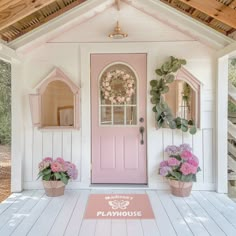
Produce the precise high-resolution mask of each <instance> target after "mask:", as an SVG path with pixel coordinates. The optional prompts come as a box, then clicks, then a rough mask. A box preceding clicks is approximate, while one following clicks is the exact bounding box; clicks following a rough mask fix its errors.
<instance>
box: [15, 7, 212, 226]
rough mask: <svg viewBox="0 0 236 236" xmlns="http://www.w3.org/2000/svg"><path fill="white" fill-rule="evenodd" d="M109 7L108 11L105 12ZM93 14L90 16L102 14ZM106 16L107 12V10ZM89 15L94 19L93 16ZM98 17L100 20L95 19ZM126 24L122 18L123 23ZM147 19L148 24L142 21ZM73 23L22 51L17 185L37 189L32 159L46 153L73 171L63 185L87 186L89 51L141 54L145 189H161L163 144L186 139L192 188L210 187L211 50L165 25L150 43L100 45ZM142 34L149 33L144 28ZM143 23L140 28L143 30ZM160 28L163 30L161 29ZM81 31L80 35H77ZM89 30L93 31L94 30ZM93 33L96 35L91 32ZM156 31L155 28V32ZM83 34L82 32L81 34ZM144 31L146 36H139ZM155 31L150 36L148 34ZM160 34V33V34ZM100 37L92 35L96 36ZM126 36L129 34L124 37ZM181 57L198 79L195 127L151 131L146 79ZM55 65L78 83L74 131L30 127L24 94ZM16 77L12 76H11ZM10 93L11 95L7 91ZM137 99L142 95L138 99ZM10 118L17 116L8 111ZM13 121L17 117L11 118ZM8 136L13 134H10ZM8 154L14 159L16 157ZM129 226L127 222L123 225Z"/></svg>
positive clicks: (132, 14)
mask: <svg viewBox="0 0 236 236" xmlns="http://www.w3.org/2000/svg"><path fill="white" fill-rule="evenodd" d="M107 11H109V9H108V10H107ZM139 14H144V13H140V12H138V13H137V10H135V9H132V11H130V14H129V15H128V17H129V18H130V19H132V20H134V19H136V18H137V15H139ZM106 15H107V12H106V14H105V15H103V14H99V15H98V16H96V17H100V18H101V17H103V22H107V21H108V18H106V17H107V16H106ZM108 15H109V14H108ZM96 17H95V18H96ZM142 17H143V19H145V20H144V21H143V22H140V24H145V25H154V24H155V28H156V29H161V28H160V27H162V28H163V23H161V22H158V21H157V20H156V19H154V18H152V17H150V16H146V15H143V16H142ZM95 18H94V19H95ZM94 19H93V20H92V21H91V22H90V23H89V22H85V23H83V24H81V25H80V27H81V29H83V27H84V28H91V27H92V28H93V27H94V28H96V25H97V23H96V21H94ZM100 20H101V19H100ZM127 22H128V21H127ZM148 22H149V23H148ZM78 27H79V26H76V27H75V28H72V29H70V30H69V31H68V32H65V33H64V34H61V35H60V36H59V37H58V38H54V39H53V41H50V42H48V43H45V44H44V45H42V46H41V47H39V48H36V49H34V50H31V51H30V52H27V54H25V55H23V57H24V63H23V64H22V71H23V72H22V76H21V80H22V84H21V87H20V88H19V90H20V91H18V92H19V93H18V94H23V97H21V99H22V102H21V104H20V106H21V107H20V108H21V109H22V111H23V115H22V116H23V117H21V120H23V123H24V124H23V126H24V147H23V149H24V158H23V167H22V168H23V169H22V173H23V188H25V189H36V188H42V184H41V181H40V180H37V174H38V163H39V162H40V161H41V160H42V159H43V158H44V157H47V156H52V157H54V158H56V157H63V158H64V159H65V160H68V161H72V162H73V163H75V164H76V166H77V167H78V169H79V176H78V179H77V180H75V181H72V182H70V183H69V185H68V188H80V187H85V188H89V187H90V184H91V180H90V179H91V178H90V169H91V165H90V162H91V148H92V147H91V120H92V117H91V113H90V109H91V101H90V54H92V53H147V59H148V60H147V61H148V64H147V78H148V79H147V107H146V111H147V115H146V123H147V132H146V135H147V166H148V186H147V187H149V188H157V189H166V188H168V184H167V183H166V180H165V179H163V178H162V177H161V176H159V175H158V166H159V163H160V162H161V161H163V160H165V159H166V158H167V155H166V154H165V153H164V149H165V147H166V146H167V145H171V144H174V145H180V144H182V143H188V144H189V145H190V146H191V147H192V148H193V152H194V153H195V154H196V156H198V158H199V161H200V167H201V169H202V171H201V172H200V173H198V175H197V179H198V182H197V183H196V184H195V185H194V188H195V189H198V190H213V189H215V179H216V176H215V170H216V157H215V138H214V137H215V133H216V132H215V116H216V114H215V94H216V91H215V87H216V85H215V81H216V78H215V77H216V75H215V72H214V71H215V70H216V58H215V50H213V49H211V48H209V47H207V46H205V45H203V44H201V42H198V41H197V40H196V39H193V38H191V37H189V36H188V37H186V36H185V35H184V34H183V33H178V30H177V29H173V28H171V27H168V30H167V31H165V30H163V31H161V34H162V37H163V40H162V41H159V42H158V40H156V41H155V40H154V41H153V42H148V41H145V40H144V41H143V42H136V43H132V42H122V43H120V41H115V42H114V41H112V43H111V41H109V42H110V43H107V42H106V43H105V42H102V41H99V40H98V41H97V42H90V43H84V42H86V41H85V40H83V42H81V41H80V40H81V37H82V38H83V39H84V37H87V39H88V38H89V37H90V35H89V34H86V33H85V31H81V30H78V29H77V28H78ZM146 28H147V31H146V34H145V33H143V37H149V35H148V34H151V33H152V32H150V30H148V27H146ZM146 28H145V27H144V28H143V30H145V29H146ZM165 29H166V28H165ZM82 34H83V35H82ZM94 34H96V33H95V32H94ZM97 34H98V33H97ZM155 34H156V32H155ZM86 35H87V36H86ZM145 35H146V36H145ZM154 36H155V35H153V37H154ZM164 36H165V37H164ZM99 38H101V35H99V36H98V39H99ZM128 39H129V38H128ZM171 55H173V56H175V57H178V58H184V59H186V60H187V65H186V66H185V68H186V69H187V70H188V71H189V72H190V73H192V74H193V75H194V76H195V77H196V78H197V79H198V80H200V82H201V83H202V85H201V96H200V105H201V107H200V129H199V130H198V132H197V134H196V135H194V136H192V135H190V134H189V133H183V132H181V131H180V130H170V129H158V130H157V129H156V127H155V120H154V114H153V112H152V106H153V105H152V104H151V103H150V95H149V90H150V85H149V82H150V80H152V79H154V78H156V74H155V69H156V68H157V67H159V66H161V65H162V64H163V63H164V62H165V61H166V60H167V59H168V57H169V56H171ZM55 67H58V68H60V69H61V70H62V71H63V72H64V73H65V74H66V75H67V76H68V77H69V78H70V79H71V80H72V81H73V82H74V83H75V84H76V85H77V86H78V87H80V117H81V119H80V121H81V122H80V127H81V128H80V129H79V130H76V129H75V130H73V129H41V130H40V129H37V128H34V127H33V126H32V122H31V114H30V107H29V98H28V94H30V93H34V92H35V91H34V88H35V87H36V85H37V84H38V83H40V82H41V81H42V80H43V79H44V78H45V76H47V75H48V74H49V73H50V72H51V71H52V70H53V69H55ZM17 79H18V78H17V76H15V77H14V78H13V80H17ZM13 96H14V94H13ZM139 99H142V98H139ZM13 115H14V117H17V116H18V114H16V113H14V111H13ZM15 120H17V119H15ZM13 138H14V137H13ZM13 158H18V157H17V156H15V157H13ZM129 227H130V230H132V227H133V226H131V225H130V226H129Z"/></svg>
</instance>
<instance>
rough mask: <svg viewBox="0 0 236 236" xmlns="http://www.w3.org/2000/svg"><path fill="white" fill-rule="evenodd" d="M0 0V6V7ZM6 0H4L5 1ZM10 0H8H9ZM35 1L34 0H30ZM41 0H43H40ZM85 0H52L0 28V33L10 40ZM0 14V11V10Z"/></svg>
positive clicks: (6, 39)
mask: <svg viewBox="0 0 236 236" xmlns="http://www.w3.org/2000/svg"><path fill="white" fill-rule="evenodd" d="M1 1H2V0H0V7H1ZM7 1H8V0H5V2H7ZM9 1H10V0H9ZM14 1H18V2H19V1H21V0H14ZM32 1H35V0H32ZM40 1H43V0H40ZM84 1H86V0H54V1H53V2H51V3H50V4H48V5H46V6H44V7H43V8H41V9H39V10H38V11H36V12H34V13H32V14H30V15H29V16H27V17H24V18H22V19H20V20H19V21H17V22H15V23H13V24H12V25H10V26H8V27H6V28H4V29H2V30H0V35H2V39H3V40H4V41H7V42H9V41H12V40H14V39H16V38H18V37H20V36H22V35H24V34H25V33H27V32H29V31H31V30H33V29H35V28H37V27H38V26H40V25H42V24H44V23H46V22H48V21H49V20H51V19H53V18H55V17H57V16H59V15H61V14H63V13H64V12H66V11H68V10H70V9H71V8H73V7H75V6H77V5H79V4H81V3H83V2H84ZM0 16H1V11H0Z"/></svg>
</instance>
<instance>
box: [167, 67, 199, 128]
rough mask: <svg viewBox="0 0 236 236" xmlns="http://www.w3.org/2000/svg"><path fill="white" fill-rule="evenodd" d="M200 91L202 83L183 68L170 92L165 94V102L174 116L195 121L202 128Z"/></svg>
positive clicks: (170, 85) (172, 84) (170, 86)
mask: <svg viewBox="0 0 236 236" xmlns="http://www.w3.org/2000/svg"><path fill="white" fill-rule="evenodd" d="M200 90H201V83H200V81H199V80H197V79H196V78H195V77H194V76H193V75H192V74H190V73H189V72H188V71H187V70H186V69H184V68H181V69H180V70H179V72H178V73H177V75H176V79H175V81H173V82H172V83H171V84H169V92H168V93H166V94H165V100H166V101H167V103H168V105H169V107H170V108H171V111H172V112H173V115H174V116H175V117H181V118H184V119H187V120H194V122H195V124H196V126H197V127H198V128H200V94H201V93H200Z"/></svg>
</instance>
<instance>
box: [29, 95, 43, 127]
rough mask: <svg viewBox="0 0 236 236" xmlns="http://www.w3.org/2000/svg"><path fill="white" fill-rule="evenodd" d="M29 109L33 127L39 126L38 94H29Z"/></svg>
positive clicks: (39, 100) (39, 104)
mask: <svg viewBox="0 0 236 236" xmlns="http://www.w3.org/2000/svg"><path fill="white" fill-rule="evenodd" d="M29 100H30V111H31V119H32V124H33V126H34V127H41V96H40V95H39V94H30V95H29Z"/></svg>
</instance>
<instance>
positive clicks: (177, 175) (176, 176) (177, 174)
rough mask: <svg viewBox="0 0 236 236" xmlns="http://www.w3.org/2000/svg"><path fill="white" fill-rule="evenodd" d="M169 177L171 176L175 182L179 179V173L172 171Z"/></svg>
mask: <svg viewBox="0 0 236 236" xmlns="http://www.w3.org/2000/svg"><path fill="white" fill-rule="evenodd" d="M171 175H173V176H174V177H175V178H176V179H177V180H180V179H181V173H179V172H176V171H172V172H171Z"/></svg>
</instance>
